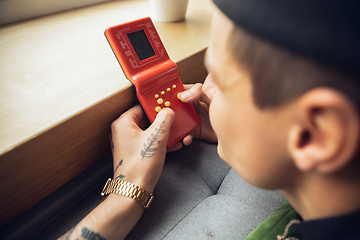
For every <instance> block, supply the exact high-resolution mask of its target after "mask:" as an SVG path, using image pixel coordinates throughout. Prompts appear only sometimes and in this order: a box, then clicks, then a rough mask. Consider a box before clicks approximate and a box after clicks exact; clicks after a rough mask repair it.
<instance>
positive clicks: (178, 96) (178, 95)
mask: <svg viewBox="0 0 360 240" xmlns="http://www.w3.org/2000/svg"><path fill="white" fill-rule="evenodd" d="M180 94H181V92H179V93H178V94H177V98H178V99H179V100H180Z"/></svg>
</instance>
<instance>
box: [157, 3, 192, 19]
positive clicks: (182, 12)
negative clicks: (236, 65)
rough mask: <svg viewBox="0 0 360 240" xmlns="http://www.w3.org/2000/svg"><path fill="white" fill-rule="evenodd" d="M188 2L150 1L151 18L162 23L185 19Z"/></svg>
mask: <svg viewBox="0 0 360 240" xmlns="http://www.w3.org/2000/svg"><path fill="white" fill-rule="evenodd" d="M188 3H189V0H150V4H151V9H152V17H153V18H154V19H156V20H159V21H162V22H179V21H182V20H184V19H185V16H186V10H187V6H188Z"/></svg>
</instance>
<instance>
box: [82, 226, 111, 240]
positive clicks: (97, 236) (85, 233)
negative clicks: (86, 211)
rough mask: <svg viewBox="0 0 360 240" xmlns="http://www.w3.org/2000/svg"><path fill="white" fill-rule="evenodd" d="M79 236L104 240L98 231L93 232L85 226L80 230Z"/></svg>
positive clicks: (90, 239)
mask: <svg viewBox="0 0 360 240" xmlns="http://www.w3.org/2000/svg"><path fill="white" fill-rule="evenodd" d="M81 231H82V233H81V236H82V237H83V238H84V239H88V240H106V239H105V238H104V237H102V236H101V235H100V234H99V233H96V232H93V231H91V230H89V229H87V228H86V227H84V228H83V229H82V230H81Z"/></svg>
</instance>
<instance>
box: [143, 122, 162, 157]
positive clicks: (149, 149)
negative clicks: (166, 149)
mask: <svg viewBox="0 0 360 240" xmlns="http://www.w3.org/2000/svg"><path fill="white" fill-rule="evenodd" d="M164 126H165V121H163V122H162V123H161V124H160V127H159V128H155V133H152V134H151V137H150V138H148V139H147V141H146V143H144V148H143V149H142V150H141V156H142V158H143V159H144V158H151V157H152V156H154V154H155V152H156V150H157V148H156V147H157V145H159V144H160V142H161V141H160V140H159V138H160V137H161V134H163V133H164V132H165V130H164V129H163V128H164Z"/></svg>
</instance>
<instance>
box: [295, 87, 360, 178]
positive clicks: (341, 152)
mask: <svg viewBox="0 0 360 240" xmlns="http://www.w3.org/2000/svg"><path fill="white" fill-rule="evenodd" d="M295 107H296V115H295V121H294V124H293V125H292V127H291V128H290V131H289V138H288V148H289V152H290V154H291V156H292V159H293V161H294V163H295V165H296V167H297V168H298V169H299V170H300V171H303V172H312V171H316V172H319V173H323V174H327V173H332V172H336V171H337V170H340V169H341V168H342V167H344V166H345V165H346V164H347V163H348V162H349V161H351V159H352V157H353V156H354V155H355V154H356V152H357V148H358V140H359V116H358V112H357V110H356V108H355V106H354V105H353V104H352V102H351V101H350V100H349V99H348V98H347V97H346V96H345V95H343V94H342V93H340V92H339V91H337V90H335V89H332V88H327V87H319V88H315V89H312V90H309V91H308V92H306V93H305V94H303V95H302V96H301V97H300V98H298V99H297V100H296V103H295Z"/></svg>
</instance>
